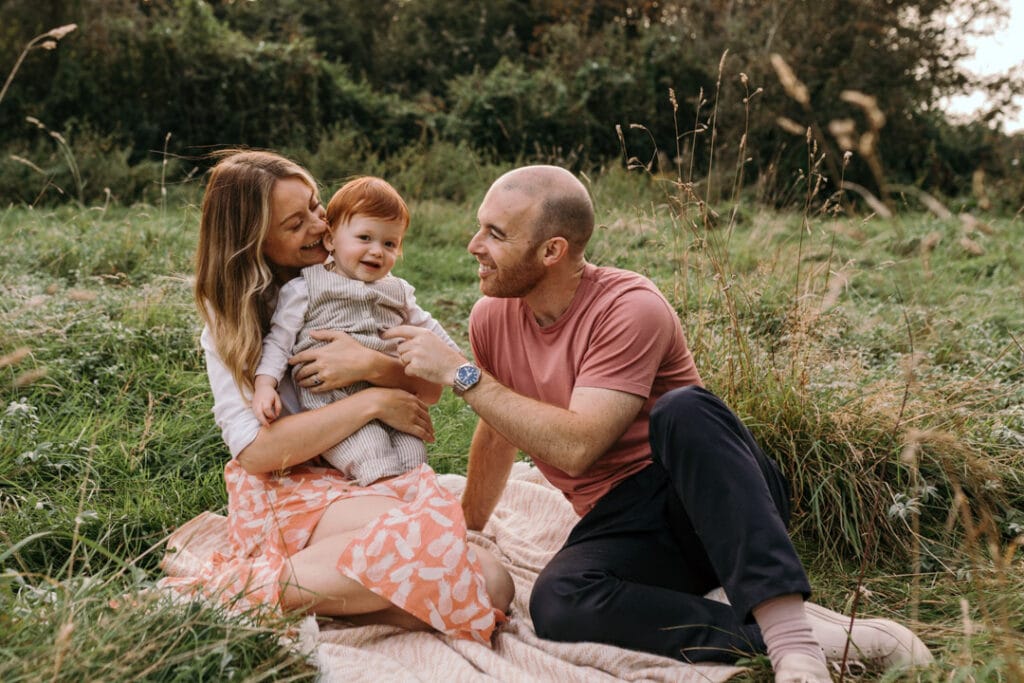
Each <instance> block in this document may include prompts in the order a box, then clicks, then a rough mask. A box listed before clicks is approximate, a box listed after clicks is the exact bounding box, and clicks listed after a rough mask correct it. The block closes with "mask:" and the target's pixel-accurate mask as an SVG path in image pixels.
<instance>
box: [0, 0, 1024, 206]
mask: <svg viewBox="0 0 1024 683" xmlns="http://www.w3.org/2000/svg"><path fill="white" fill-rule="evenodd" d="M970 5H971V7H970V10H971V11H972V12H973V13H974V15H975V16H977V17H982V18H984V17H990V16H994V15H996V14H997V13H998V11H999V9H1000V6H1001V3H1000V2H999V1H998V0H986V1H985V2H981V3H977V2H976V3H970ZM966 9H967V7H966V3H962V2H961V1H960V0H935V1H932V0H928V1H927V2H921V1H920V0H900V2H889V1H888V0H861V1H860V2H857V3H854V4H853V5H849V3H839V2H838V0H829V2H823V3H812V4H807V3H803V4H801V3H797V4H793V3H790V2H783V1H782V0H772V1H769V2H717V1H716V2H694V1H692V0H678V1H673V2H666V3H650V2H639V3H637V2H618V1H608V2H604V1H602V2H596V3H595V2H588V3H578V2H561V1H558V0H543V1H542V0H532V1H531V2H521V1H516V0H498V1H493V0H488V1H486V2H484V1H483V0H476V1H474V2H471V3H468V4H467V3H464V2H463V3H454V2H450V1H449V0H445V1H444V2H399V1H398V0H386V1H384V2H379V3H363V2H355V1H354V0H329V1H328V2H324V3H318V4H316V5H315V6H314V5H310V4H309V3H303V2H299V1H298V0H285V1H283V2H278V3H253V2H229V1H227V0H211V1H209V2H207V1H204V0H185V1H183V2H167V1H163V2H152V3H136V2H131V1H129V0H114V1H111V0H75V1H74V2H70V3H64V4H63V5H62V6H60V7H57V6H56V5H52V3H50V4H47V3H44V4H41V5H40V4H39V3H30V2H28V0H7V1H6V2H5V3H4V12H5V19H6V20H7V21H5V24H4V27H3V29H2V31H0V38H2V40H0V63H13V62H14V61H15V59H16V57H17V55H18V51H19V50H20V49H21V48H22V46H23V45H24V42H25V41H27V40H28V39H29V38H30V37H31V36H33V35H38V33H39V32H41V31H45V30H47V28H49V27H52V26H56V25H59V24H61V23H66V22H70V21H75V22H77V23H78V24H79V29H78V30H77V31H76V32H74V33H73V34H71V35H70V36H67V37H66V38H64V39H62V40H61V42H60V45H59V46H57V48H56V49H53V50H43V49H34V50H32V51H31V52H30V54H28V56H27V59H26V60H25V62H24V64H23V65H22V67H21V71H20V72H19V74H18V77H17V78H16V79H14V81H13V85H12V87H11V89H10V91H9V93H8V95H7V97H6V98H5V99H4V101H3V102H2V103H0V149H2V150H3V151H4V152H5V154H4V160H3V164H4V166H3V167H2V168H0V191H2V194H0V201H3V202H5V203H10V202H12V201H13V202H20V203H24V202H33V201H36V200H37V198H38V199H40V200H41V201H44V202H48V203H53V202H57V201H60V200H61V197H62V196H63V197H70V198H72V199H75V200H77V201H85V202H86V203H90V202H92V201H96V200H95V199H86V198H85V197H84V195H90V196H91V197H96V196H98V193H102V192H103V188H104V187H110V185H109V184H108V183H107V182H106V181H107V180H110V181H111V182H115V183H117V182H120V183H121V184H123V187H122V188H116V187H110V189H111V192H112V193H113V195H114V197H116V198H119V199H121V200H122V201H124V202H127V203H130V202H132V201H136V200H140V199H141V200H150V192H149V190H150V187H151V183H150V182H143V181H141V180H140V179H139V178H136V177H133V174H129V173H127V172H126V171H125V170H124V169H123V166H124V165H125V164H128V165H130V166H135V165H136V164H139V163H144V162H149V164H148V168H144V170H143V171H140V172H139V175H140V176H145V177H146V178H149V177H151V175H152V169H153V163H152V162H154V161H155V160H160V159H161V156H162V155H163V154H164V151H165V149H166V151H167V152H169V153H171V154H172V155H180V156H181V157H183V158H184V159H185V160H186V161H185V162H183V163H181V164H180V165H179V166H178V167H177V168H163V167H161V178H163V179H165V180H166V181H178V180H180V179H181V178H182V176H187V174H189V173H191V172H192V171H193V170H194V168H195V166H196V165H197V163H196V161H195V160H196V159H199V160H200V161H199V162H198V166H200V167H203V166H205V162H203V161H202V160H201V159H202V155H203V153H204V152H205V151H206V150H207V149H209V148H210V147H219V146H227V145H247V146H252V147H270V148H274V149H289V150H293V152H294V153H295V156H304V154H303V153H305V154H310V155H317V154H320V152H319V151H318V150H319V147H320V146H321V143H323V142H328V143H331V144H339V143H341V142H342V141H344V140H346V139H347V140H348V142H346V143H345V144H346V145H348V146H349V147H350V148H352V149H354V150H357V151H359V152H360V156H361V157H363V158H365V159H366V160H367V161H368V162H369V163H370V164H371V169H365V170H364V169H359V170H360V171H361V172H365V171H366V170H371V171H372V168H373V163H375V162H376V161H379V162H382V163H383V162H386V161H387V159H388V158H389V157H391V156H393V155H399V156H402V155H404V154H405V152H404V151H403V150H408V149H410V148H417V147H421V146H423V145H431V144H434V143H437V142H445V143H450V144H453V145H456V146H462V148H465V149H470V150H472V151H473V152H474V153H475V154H477V155H479V156H481V157H484V158H486V159H488V160H494V161H501V162H504V163H508V162H510V161H513V160H522V159H536V160H542V161H552V162H556V163H562V164H565V165H569V166H572V167H574V168H578V169H586V170H593V169H595V168H599V167H602V166H605V165H607V164H609V163H613V162H615V161H621V160H623V159H625V160H629V159H635V160H637V162H638V163H639V164H642V165H646V166H647V167H648V168H650V169H651V170H659V171H661V172H666V171H669V170H672V169H674V168H677V167H678V166H677V165H678V164H679V163H680V161H681V160H683V159H685V160H686V165H687V166H688V167H692V168H693V170H694V172H696V174H697V176H698V177H707V178H711V179H713V180H714V181H715V182H714V183H713V184H712V186H711V191H712V193H716V192H717V191H718V190H719V189H721V188H722V187H728V186H729V184H730V183H729V182H719V180H718V174H719V173H722V174H723V178H725V177H728V176H730V175H732V174H733V173H734V172H735V170H736V169H739V168H742V169H743V170H744V174H743V184H752V183H756V184H757V186H758V195H759V197H760V198H762V199H767V200H768V201H770V202H773V203H775V204H778V205H788V204H790V203H792V202H794V201H799V199H798V197H796V196H795V195H794V194H793V192H792V188H793V183H794V181H795V179H796V178H797V176H798V174H799V173H800V172H801V169H803V168H806V166H807V164H806V157H807V153H806V149H805V145H804V141H803V137H804V134H803V133H802V132H800V133H799V134H798V135H796V136H794V135H793V133H792V132H787V131H786V130H784V129H783V128H780V126H779V124H778V121H779V120H780V117H784V118H786V119H789V120H790V121H792V124H791V125H790V128H794V127H795V130H797V131H802V130H803V129H804V128H805V127H810V128H811V129H812V130H813V131H815V138H816V141H817V144H818V150H817V152H816V153H815V154H816V155H823V158H822V161H821V163H822V164H823V169H824V171H825V176H826V180H827V183H828V186H827V187H828V189H829V190H830V191H834V190H835V188H837V187H838V186H839V182H840V178H841V177H842V178H844V179H845V180H847V181H851V180H852V181H854V182H856V183H857V184H859V185H861V186H864V187H867V188H869V189H870V190H871V191H872V192H873V193H874V194H875V195H878V196H880V197H881V198H882V199H883V200H884V199H886V198H887V197H888V195H890V194H891V190H890V187H889V186H890V185H891V186H897V185H914V186H917V187H923V188H925V189H928V190H929V191H931V192H933V193H939V194H942V195H945V196H953V197H960V196H964V197H970V196H971V194H972V192H971V191H970V190H971V188H972V185H971V178H972V176H973V175H974V174H975V172H976V170H977V169H979V168H981V169H983V170H984V171H985V173H986V177H987V181H988V184H987V190H988V193H989V196H988V200H987V205H988V206H989V207H991V208H992V209H998V210H1003V211H1009V212H1014V211H1016V210H1018V209H1019V208H1020V205H1021V204H1022V203H1024V200H1022V196H1021V190H1020V185H1019V183H1014V182H1013V178H1014V176H1015V173H1014V172H1015V166H1014V164H1019V163H1020V143H1019V142H1017V143H1013V142H1012V140H1011V139H1008V138H1007V137H1006V136H1004V135H1002V134H1001V133H999V132H998V131H997V130H996V129H994V128H993V126H994V123H993V122H995V121H998V120H999V117H1000V115H1001V110H1000V109H999V108H998V107H996V109H994V110H993V112H992V113H991V115H989V116H987V117H986V118H985V119H983V120H981V121H978V122H975V123H972V124H967V125H954V124H951V123H949V122H948V121H946V120H945V119H944V118H943V116H942V115H941V113H940V112H939V109H938V102H939V99H938V98H939V97H941V96H943V95H947V94H952V93H955V92H958V91H960V90H963V89H966V88H968V87H969V86H971V85H978V84H977V83H973V82H972V81H971V79H970V78H969V77H968V76H967V75H965V74H964V73H962V72H961V71H960V70H959V68H958V67H957V65H956V64H957V62H956V60H957V59H958V58H959V57H960V56H962V55H963V53H964V50H965V48H964V44H965V43H964V41H962V40H960V36H959V33H957V34H954V33H953V29H952V28H951V26H952V24H950V23H948V22H946V16H947V14H948V13H949V12H951V11H952V12H962V11H966ZM958 16H959V15H958ZM966 25H967V26H968V28H969V27H970V24H969V23H968V24H966ZM962 29H963V26H957V27H956V30H957V31H958V32H959V31H961V30H962ZM809 36H814V39H813V40H810V39H809ZM773 54H776V55H779V56H780V57H781V58H782V59H784V60H785V61H786V62H787V63H788V64H789V65H790V67H791V69H792V71H793V72H794V74H795V77H796V78H797V79H799V80H800V81H801V82H802V83H803V84H804V85H805V86H806V92H807V98H806V100H805V101H802V102H801V101H797V100H795V99H794V98H793V96H792V93H791V92H789V91H788V90H787V88H786V87H784V85H783V84H782V83H781V82H780V79H779V76H778V74H777V73H776V71H775V70H774V69H773V68H772V66H771V59H770V56H771V55H773ZM5 58H6V60H5ZM741 74H742V76H741ZM922 74H925V75H926V76H925V77H922ZM1018 81H1019V77H1016V76H1013V75H1010V74H1008V75H1007V76H1006V77H1005V78H1000V79H994V80H992V82H991V83H988V84H987V85H988V87H990V88H991V89H993V91H999V92H1010V91H1012V90H1013V89H1014V87H1016V86H1017V85H1019V83H1018ZM982 85H985V84H982ZM851 91H855V92H860V93H862V94H864V95H866V96H868V97H873V98H875V102H876V105H877V108H878V111H879V112H880V113H881V114H883V115H884V119H885V121H884V124H883V123H880V119H874V120H873V117H872V115H871V114H870V112H868V110H867V109H865V108H864V107H863V106H861V105H860V104H857V102H855V101H853V100H851V99H850V98H849V96H848V95H849V92H851ZM670 93H671V94H670ZM1003 106H1004V107H1005V106H1006V105H1003ZM27 116H34V117H35V118H36V119H38V120H40V121H42V122H43V124H45V125H46V126H48V127H49V129H50V130H53V131H57V132H59V133H61V134H63V135H64V136H65V137H66V138H67V139H68V140H69V142H70V144H71V147H72V151H73V153H74V154H73V156H74V157H76V158H77V159H78V164H79V170H80V175H81V184H82V185H84V186H85V187H84V191H83V192H82V193H81V194H82V195H83V196H79V194H80V193H79V192H78V191H77V190H78V187H77V184H76V186H75V187H74V188H73V191H72V189H69V188H68V187H67V186H66V185H67V182H66V181H67V180H68V178H67V177H66V176H67V175H68V174H70V173H71V168H70V166H71V162H67V161H65V162H63V164H62V162H61V157H59V156H58V157H54V158H53V160H52V161H51V157H53V151H54V150H53V149H52V148H51V147H47V145H46V144H40V143H41V142H43V141H39V140H36V141H34V142H33V139H32V136H34V135H35V136H37V133H35V132H34V130H33V128H32V126H31V125H30V124H28V123H26V120H25V119H26V117H27ZM835 126H839V127H840V128H842V129H844V130H846V131H848V132H847V133H843V134H835V135H833V134H832V133H830V132H829V131H830V129H835V128H834V127H835ZM617 130H621V131H622V134H621V137H620V135H619V134H618V132H617ZM850 131H852V132H850ZM168 135H169V136H170V137H169V138H168ZM865 136H868V137H870V138H872V139H874V140H875V141H874V142H873V143H872V144H871V145H870V149H868V147H864V144H865V140H866V138H865ZM332 141H333V142H332ZM741 141H742V149H741V147H740V144H739V143H740V142H741ZM80 144H81V145H84V146H85V147H86V150H79V145H80ZM90 144H95V145H96V146H100V147H107V148H112V147H111V146H114V147H117V148H118V149H120V150H123V151H121V152H118V153H115V154H112V155H111V156H112V157H114V164H115V165H116V166H117V168H118V172H117V173H116V174H111V169H110V168H105V167H104V165H103V164H102V163H100V162H99V160H98V159H94V158H91V155H90V154H88V153H86V151H87V149H88V147H89V145H90ZM851 145H852V147H853V148H855V149H854V152H855V154H854V155H853V158H852V159H851V160H850V161H849V163H846V164H845V165H844V164H842V163H841V161H840V159H841V155H842V153H843V150H844V149H845V147H848V146H851ZM300 150H301V151H302V152H303V153H300V152H299V151H300ZM712 150H714V151H713V152H712ZM659 152H660V153H661V154H660V155H659V154H658V153H659ZM11 153H14V154H16V155H18V156H19V157H22V158H24V159H26V160H28V161H29V162H31V163H33V164H36V165H37V166H38V167H41V168H43V170H44V173H43V174H39V173H38V172H35V171H32V170H31V168H30V167H29V166H27V165H25V164H19V163H17V162H14V161H12V160H10V157H9V154H11ZM189 160H191V162H190V161H189ZM324 161H325V164H324V165H325V167H326V168H329V173H331V175H332V179H333V177H334V174H335V173H339V175H338V176H337V177H341V174H340V172H341V171H342V170H343V169H337V168H334V167H332V166H331V164H327V163H326V160H324ZM354 162H355V159H353V160H352V163H354ZM338 163H341V162H337V161H336V162H334V166H337V164H338ZM404 163H405V162H402V161H399V165H403V164H404ZM350 165H351V164H350ZM62 166H63V170H62ZM385 168H387V166H385ZM345 173H347V171H346V172H345ZM684 179H687V180H688V181H689V180H692V178H690V177H688V175H684ZM55 186H59V187H61V188H62V189H63V190H64V192H65V194H64V195H60V194H59V193H57V192H56V191H55V190H54V189H53V188H54V187H55Z"/></svg>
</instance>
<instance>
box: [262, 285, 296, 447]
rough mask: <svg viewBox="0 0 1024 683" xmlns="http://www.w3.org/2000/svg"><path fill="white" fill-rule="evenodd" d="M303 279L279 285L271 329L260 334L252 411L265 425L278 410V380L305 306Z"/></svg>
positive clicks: (279, 406)
mask: <svg viewBox="0 0 1024 683" xmlns="http://www.w3.org/2000/svg"><path fill="white" fill-rule="evenodd" d="M306 303H307V299H306V288H305V280H303V279H302V278H300V277H298V278H294V279H293V280H291V281H289V282H288V283H287V284H285V285H284V287H282V288H281V291H280V293H279V294H278V304H277V309H276V310H275V311H274V315H273V317H271V319H270V331H269V332H267V335H266V336H265V337H264V338H263V353H262V354H261V356H260V363H259V366H257V368H256V377H255V378H254V379H253V394H252V411H253V413H254V414H255V415H256V418H257V419H258V420H259V421H260V424H262V425H263V426H264V427H266V426H267V425H269V424H270V423H271V422H273V421H274V420H276V419H277V417H278V416H279V415H280V414H281V396H280V395H279V394H278V393H277V384H278V382H280V381H281V379H282V377H284V374H285V372H287V370H288V356H289V355H290V354H291V350H292V345H293V344H294V343H295V334H296V332H297V330H298V327H299V326H301V325H302V320H303V318H304V315H305V310H306Z"/></svg>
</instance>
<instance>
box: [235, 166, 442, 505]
mask: <svg viewBox="0 0 1024 683" xmlns="http://www.w3.org/2000/svg"><path fill="white" fill-rule="evenodd" d="M327 222H328V224H329V225H330V228H329V230H328V233H327V234H325V235H324V245H325V246H326V247H327V250H328V251H329V252H330V253H331V256H332V257H333V260H328V261H327V262H325V263H323V264H320V265H316V266H311V267H309V268H304V269H303V270H302V275H301V277H297V278H294V279H292V280H290V281H288V282H287V283H286V284H285V285H284V286H283V287H282V288H281V292H280V294H279V296H278V305H277V309H276V311H275V312H274V316H273V318H272V319H271V322H270V332H269V333H267V336H266V337H265V338H264V340H263V356H262V358H261V360H260V364H259V367H258V368H257V370H256V378H255V381H254V385H255V390H254V392H253V397H252V409H253V412H254V413H256V417H257V418H259V420H260V422H262V423H264V424H267V423H269V422H271V421H273V420H274V419H276V418H277V416H278V414H279V413H280V411H281V400H280V397H279V396H278V394H277V383H278V382H279V381H280V380H281V378H282V377H283V376H284V373H285V370H286V369H287V367H288V358H289V357H290V356H292V355H293V354H296V353H299V352H300V351H304V350H306V349H309V348H312V347H315V346H318V345H322V344H324V343H325V342H320V341H317V340H315V339H313V338H311V337H310V335H309V333H310V332H311V331H313V330H320V329H334V330H341V331H343V332H347V333H348V334H350V335H351V336H352V338H353V339H355V340H356V341H358V342H360V343H361V344H363V345H364V346H367V347H369V348H371V349H374V350H377V351H382V352H385V353H389V354H391V355H394V354H395V347H396V346H397V345H398V340H387V341H386V340H383V339H381V338H380V332H381V331H383V330H386V329H388V328H391V327H394V326H396V325H417V326H419V327H424V328H426V329H429V330H431V331H432V332H434V333H435V334H437V335H438V336H439V337H441V338H442V339H444V340H445V341H446V342H447V343H448V344H449V345H451V346H452V348H457V346H456V344H455V342H453V341H452V340H451V338H450V337H449V336H448V334H447V333H446V332H445V331H444V329H443V328H442V327H441V325H440V324H438V322H437V321H436V320H434V319H433V318H432V317H431V316H430V314H429V313H427V312H426V311H424V310H423V309H421V308H420V307H419V306H417V305H416V300H415V298H414V297H413V288H412V286H410V285H409V283H408V282H406V281H405V280H402V279H401V278H398V277H395V276H394V275H391V269H392V268H393V267H394V265H395V260H396V259H397V258H398V256H399V255H400V254H401V253H402V238H403V237H404V236H405V231H406V229H407V228H408V227H409V208H408V207H407V206H406V204H405V201H404V200H403V199H402V197H401V196H400V195H399V194H398V192H397V191H396V190H395V188H393V187H392V186H391V185H390V184H388V183H387V182H386V181H384V180H382V179H380V178H373V177H363V178H356V179H355V180H352V181H350V182H348V183H346V184H345V185H344V186H343V187H342V188H341V189H340V190H338V191H337V192H336V193H334V196H333V197H331V201H330V202H329V203H328V204H327ZM368 386H370V385H369V384H367V383H366V382H359V383H356V384H353V385H351V386H348V387H345V388H342V389H335V390H333V391H328V392H320V393H314V392H312V391H310V390H309V389H306V388H304V387H301V386H299V385H298V383H296V389H297V390H298V396H299V402H300V403H301V404H302V406H303V408H306V409H311V408H319V407H321V406H325V405H327V404H328V403H331V402H332V401H336V400H338V399H340V398H344V397H346V396H349V395H350V394H352V393H354V392H356V391H360V390H361V389H365V388H367V387H368ZM321 456H322V457H323V458H324V459H325V460H327V462H329V463H330V464H332V465H333V466H334V467H336V468H338V469H339V470H341V471H342V472H344V473H345V474H346V475H347V476H349V477H350V478H352V479H353V480H355V481H356V482H358V483H359V484H360V485H361V486H367V485H369V484H371V483H373V482H374V481H377V480H378V479H381V478H384V477H390V476H394V475H397V474H402V473H404V472H407V471H409V470H411V469H414V468H416V467H419V466H420V465H421V464H423V463H425V462H426V461H427V450H426V446H425V445H424V444H423V442H422V441H421V440H420V439H418V438H416V437H414V436H412V435H411V434H406V433H404V432H400V431H397V430H395V429H394V428H392V427H389V426H388V425H385V424H383V423H382V422H380V421H378V420H374V421H372V422H370V423H368V424H366V425H365V426H364V427H362V428H361V429H360V430H359V431H357V432H356V433H354V434H352V435H351V436H349V437H348V438H347V439H345V440H344V441H342V442H341V443H339V444H337V445H335V446H333V447H331V448H330V449H328V450H327V451H326V452H324V453H322V454H321Z"/></svg>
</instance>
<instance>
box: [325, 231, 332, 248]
mask: <svg viewBox="0 0 1024 683" xmlns="http://www.w3.org/2000/svg"><path fill="white" fill-rule="evenodd" d="M324 246H325V247H326V248H327V251H334V233H333V232H331V231H330V230H328V231H327V232H325V233H324Z"/></svg>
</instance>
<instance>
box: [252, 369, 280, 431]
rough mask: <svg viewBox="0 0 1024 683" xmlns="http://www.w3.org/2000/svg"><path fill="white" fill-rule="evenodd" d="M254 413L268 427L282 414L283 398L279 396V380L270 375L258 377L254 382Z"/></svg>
mask: <svg viewBox="0 0 1024 683" xmlns="http://www.w3.org/2000/svg"><path fill="white" fill-rule="evenodd" d="M252 412H253V413H255V415H256V419H257V420H259V421H260V424H261V425H263V426H264V427H266V426H267V425H269V424H270V423H271V422H273V421H274V420H276V419H277V416H278V415H280V414H281V397H280V396H278V394H277V379H276V378H274V377H271V376H270V375H256V379H255V380H253V392H252Z"/></svg>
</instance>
